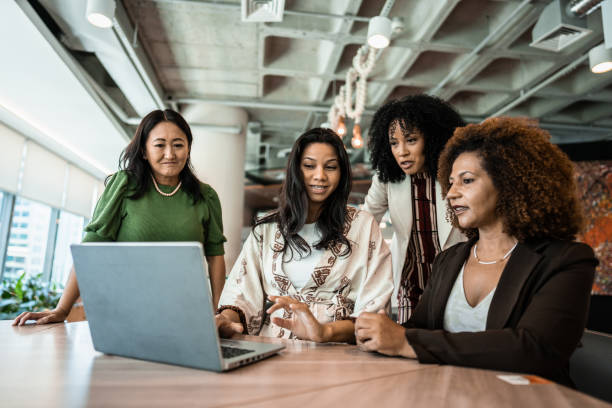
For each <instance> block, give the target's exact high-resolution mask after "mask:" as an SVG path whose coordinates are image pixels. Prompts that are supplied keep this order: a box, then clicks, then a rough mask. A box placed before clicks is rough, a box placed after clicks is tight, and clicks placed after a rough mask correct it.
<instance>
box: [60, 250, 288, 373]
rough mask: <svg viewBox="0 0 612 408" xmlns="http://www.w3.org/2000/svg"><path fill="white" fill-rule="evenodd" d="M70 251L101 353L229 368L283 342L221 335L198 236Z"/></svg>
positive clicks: (260, 356) (261, 355) (270, 351)
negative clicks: (232, 338)
mask: <svg viewBox="0 0 612 408" xmlns="http://www.w3.org/2000/svg"><path fill="white" fill-rule="evenodd" d="M71 249H72V257H73V259H74V266H75V271H76V276H77V280H78V282H79V288H80V291H81V297H82V299H83V304H84V307H85V314H86V315H87V320H88V321H89V329H90V331H91V338H92V340H93V344H94V348H95V349H96V350H98V351H101V352H103V353H106V354H115V355H119V356H125V357H133V358H138V359H143V360H152V361H159V362H163V363H170V364H178V365H182V366H188V367H195V368H201V369H205V370H212V371H224V370H229V369H232V368H236V367H239V366H241V365H244V364H248V363H252V362H254V361H257V360H261V359H263V358H265V357H268V356H271V355H273V354H275V353H276V352H278V351H279V350H282V349H283V348H284V346H282V345H278V344H266V343H256V342H248V341H241V340H230V339H222V340H220V339H219V336H218V334H217V329H216V326H215V320H214V316H215V313H214V311H213V307H212V297H211V291H210V284H209V280H208V272H207V271H208V268H207V267H206V262H205V258H204V254H203V251H202V245H201V244H200V243H199V242H138V243H136V242H134V243H86V244H79V245H72V246H71Z"/></svg>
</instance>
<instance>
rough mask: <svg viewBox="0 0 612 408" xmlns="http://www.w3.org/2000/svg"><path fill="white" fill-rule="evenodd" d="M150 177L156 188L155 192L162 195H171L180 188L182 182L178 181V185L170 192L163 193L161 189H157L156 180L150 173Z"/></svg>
mask: <svg viewBox="0 0 612 408" xmlns="http://www.w3.org/2000/svg"><path fill="white" fill-rule="evenodd" d="M151 178H152V179H153V185H154V186H155V189H156V190H157V192H158V193H159V194H161V195H163V196H164V197H172V196H173V195H175V194H176V192H177V191H179V188H181V184H183V182H182V181H179V183H178V186H176V188H175V189H174V190H173V191H172V192H170V193H164V192H163V191H161V190H160V189H159V186H158V185H157V180H155V177H154V176H153V175H152V174H151Z"/></svg>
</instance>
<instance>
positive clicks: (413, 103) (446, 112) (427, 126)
mask: <svg viewBox="0 0 612 408" xmlns="http://www.w3.org/2000/svg"><path fill="white" fill-rule="evenodd" d="M395 121H398V122H399V125H400V126H401V129H402V132H403V133H404V134H407V133H410V132H412V131H414V130H418V131H420V132H421V133H423V137H424V138H425V150H424V155H425V170H426V171H427V173H428V174H429V175H430V176H431V177H433V178H435V177H436V174H437V172H438V157H439V156H440V153H441V152H442V149H443V148H444V145H445V144H446V142H447V141H448V139H450V138H451V136H452V135H453V132H454V131H455V128H457V127H461V126H465V122H464V121H463V119H462V118H461V116H460V115H459V114H458V113H457V111H456V110H455V109H454V108H453V107H452V106H451V105H450V104H448V103H446V102H444V101H443V100H441V99H439V98H436V97H435V96H429V95H424V94H419V95H410V96H406V97H404V98H402V99H398V100H392V101H389V102H387V103H386V104H384V105H383V106H381V107H380V108H379V109H378V110H377V111H376V113H375V114H374V118H373V119H372V125H371V126H370V136H369V138H368V139H369V140H368V148H369V149H370V153H371V154H370V161H371V162H372V169H374V170H376V173H377V174H378V178H379V179H380V181H382V182H383V183H388V182H392V183H393V182H398V181H401V180H403V179H404V178H405V177H406V174H405V173H404V171H403V170H402V169H401V168H400V166H399V165H398V164H397V161H396V160H395V157H393V153H391V146H389V128H390V127H391V124H392V123H393V122H395Z"/></svg>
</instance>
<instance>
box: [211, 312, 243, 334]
mask: <svg viewBox="0 0 612 408" xmlns="http://www.w3.org/2000/svg"><path fill="white" fill-rule="evenodd" d="M225 312H226V311H225V310H224V311H222V312H221V313H219V314H218V315H216V316H215V325H216V326H217V330H218V331H219V336H221V337H225V338H228V337H232V335H234V334H242V332H243V330H244V328H243V327H242V323H237V322H235V321H234V320H232V319H231V318H230V317H228V316H227V315H226V314H225ZM230 312H232V313H234V314H236V317H237V316H238V314H237V313H236V312H234V311H233V310H230Z"/></svg>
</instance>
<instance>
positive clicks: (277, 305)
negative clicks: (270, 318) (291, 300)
mask: <svg viewBox="0 0 612 408" xmlns="http://www.w3.org/2000/svg"><path fill="white" fill-rule="evenodd" d="M278 309H285V310H286V311H289V310H290V309H289V304H288V303H275V304H273V305H272V306H270V307H269V308H268V310H266V312H267V313H268V314H272V313H274V312H276V311H277V310H278Z"/></svg>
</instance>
